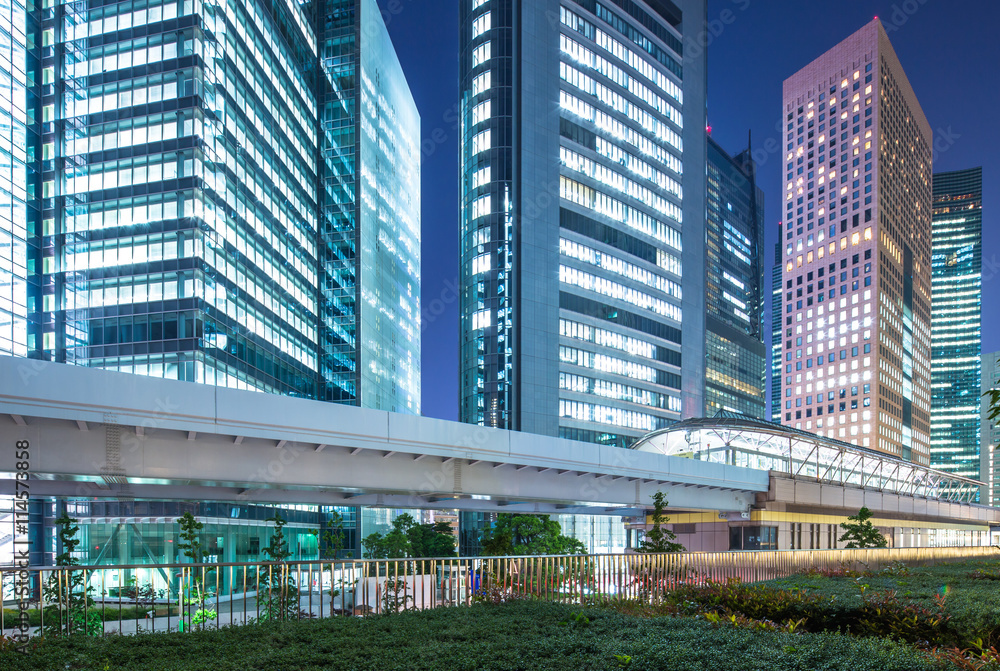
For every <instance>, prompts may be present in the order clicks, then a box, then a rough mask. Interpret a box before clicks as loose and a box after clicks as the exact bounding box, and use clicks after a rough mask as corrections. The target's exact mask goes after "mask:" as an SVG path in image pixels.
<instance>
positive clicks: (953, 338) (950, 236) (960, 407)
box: [931, 168, 988, 480]
mask: <svg viewBox="0 0 1000 671" xmlns="http://www.w3.org/2000/svg"><path fill="white" fill-rule="evenodd" d="M933 193H934V201H933V218H932V223H931V230H932V254H933V255H932V259H931V274H932V277H931V280H932V285H931V286H932V293H931V361H932V362H933V365H932V366H931V466H932V467H934V468H938V469H940V470H942V471H946V472H948V473H955V474H957V475H964V476H966V477H969V478H975V479H977V480H979V479H984V478H985V477H986V476H987V475H988V474H987V473H982V472H981V471H982V462H981V451H980V393H981V386H982V380H981V376H980V369H981V365H980V359H981V355H982V337H981V330H980V322H981V318H982V260H983V249H982V247H983V245H982V242H983V170H982V168H971V169H969V170H959V171H956V172H939V173H935V175H934V192H933Z"/></svg>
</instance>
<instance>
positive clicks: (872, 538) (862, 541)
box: [839, 506, 889, 549]
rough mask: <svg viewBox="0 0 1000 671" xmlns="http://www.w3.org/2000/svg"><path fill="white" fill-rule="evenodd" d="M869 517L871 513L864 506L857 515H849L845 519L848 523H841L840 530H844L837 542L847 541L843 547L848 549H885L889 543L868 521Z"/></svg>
mask: <svg viewBox="0 0 1000 671" xmlns="http://www.w3.org/2000/svg"><path fill="white" fill-rule="evenodd" d="M871 517H872V511H870V510H868V508H867V507H866V506H862V507H861V510H859V511H858V514H857V515H851V516H849V517H848V518H847V519H848V520H849V521H847V522H841V524H840V528H842V529H843V530H844V535H843V536H841V537H840V538H839V541H840V542H841V543H843V542H844V541H847V545H846V546H845V547H846V548H848V549H864V548H884V547H886V546H887V545H888V544H889V542H888V541H887V540H886V539H885V536H883V535H882V534H880V533H879V531H878V529H876V528H875V525H873V524H872V523H871V522H870V521H869V520H870V519H871ZM850 520H853V522H851V521H850Z"/></svg>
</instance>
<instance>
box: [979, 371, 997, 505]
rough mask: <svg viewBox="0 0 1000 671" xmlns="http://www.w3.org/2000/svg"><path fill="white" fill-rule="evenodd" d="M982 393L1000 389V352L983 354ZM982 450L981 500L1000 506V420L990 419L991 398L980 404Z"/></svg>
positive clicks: (981, 501) (987, 503)
mask: <svg viewBox="0 0 1000 671" xmlns="http://www.w3.org/2000/svg"><path fill="white" fill-rule="evenodd" d="M982 369H983V376H982V388H981V393H983V394H985V393H986V392H988V391H990V390H992V389H1000V352H990V353H989V354H984V355H983V367H982ZM979 412H980V415H979V417H980V426H981V427H982V432H981V439H982V440H981V441H980V442H981V445H982V452H981V454H980V464H981V466H980V478H979V479H980V481H982V482H984V483H986V487H985V490H986V491H984V492H980V495H979V501H980V503H984V504H986V505H990V506H1000V422H993V421H990V419H989V415H990V403H989V399H985V398H984V399H983V401H982V403H981V404H980V410H979Z"/></svg>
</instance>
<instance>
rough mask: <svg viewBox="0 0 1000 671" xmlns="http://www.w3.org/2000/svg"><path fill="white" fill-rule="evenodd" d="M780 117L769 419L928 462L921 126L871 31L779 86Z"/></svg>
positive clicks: (926, 179) (926, 201) (924, 131)
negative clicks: (776, 308) (780, 199)
mask: <svg viewBox="0 0 1000 671" xmlns="http://www.w3.org/2000/svg"><path fill="white" fill-rule="evenodd" d="M785 114H786V118H785V122H786V128H785V131H786V135H785V140H786V143H787V144H786V146H785V150H786V154H785V157H784V158H785V163H784V168H785V176H784V185H785V189H784V193H785V196H784V200H785V213H784V222H783V226H782V231H781V232H782V235H781V242H780V244H781V245H784V248H783V249H782V250H780V251H781V252H783V254H782V256H781V270H782V276H781V280H780V284H779V285H778V287H776V288H775V294H776V297H777V296H779V295H780V297H781V306H782V310H781V318H782V321H781V322H780V324H779V322H778V321H777V320H776V321H775V324H774V326H775V334H774V335H775V343H774V345H775V352H776V353H779V355H780V359H779V360H780V361H781V365H782V369H781V371H780V373H779V374H780V375H781V376H782V379H781V381H780V383H781V384H780V392H779V393H781V397H780V398H781V399H782V401H783V403H782V404H781V405H782V406H783V407H781V408H780V414H778V416H779V417H780V419H781V421H782V422H783V423H784V424H786V425H789V426H794V427H796V428H801V429H805V430H807V431H816V432H817V433H819V434H820V435H824V436H827V437H832V438H839V439H841V440H845V441H849V442H851V443H853V444H856V445H862V446H866V447H871V448H874V449H878V450H880V451H883V452H889V453H891V454H895V455H897V456H901V457H903V458H905V459H910V458H912V459H914V460H918V461H921V463H927V460H928V438H929V435H928V425H927V419H928V417H929V401H930V397H929V394H928V389H929V387H930V384H929V382H930V380H929V354H930V352H929V336H930V329H929V326H930V324H929V316H930V315H929V306H928V305H927V303H926V297H928V296H929V295H930V282H929V271H930V248H929V244H928V243H929V239H930V217H929V214H930V189H929V186H930V172H929V168H930V146H929V127H928V126H927V122H926V120H925V119H924V118H923V116H922V114H921V113H920V110H919V106H918V105H917V104H916V98H915V96H914V95H913V92H912V90H911V89H910V88H909V85H908V84H907V83H906V80H905V75H904V74H903V72H902V68H901V66H900V65H899V62H898V61H897V60H896V58H895V55H894V54H893V52H892V50H891V48H890V47H889V45H888V41H887V37H886V35H885V31H884V30H883V28H882V27H881V24H880V23H879V22H878V21H877V20H875V21H873V22H871V23H869V24H868V25H867V26H865V27H864V28H862V29H861V30H860V31H859V32H858V33H857V34H856V35H855V36H853V37H852V38H849V39H848V40H846V41H845V42H843V43H842V44H841V45H839V46H837V47H835V48H834V49H832V50H831V51H830V52H828V53H827V54H826V55H824V56H823V57H821V58H820V59H818V60H817V61H816V62H815V63H814V64H813V65H811V66H809V67H807V68H805V69H803V70H802V71H800V72H799V73H798V74H796V75H795V76H793V77H792V78H791V79H789V80H787V81H786V82H785ZM897 146H900V147H905V148H906V149H905V151H904V150H896V149H895V147H897ZM906 222H909V223H906ZM776 279H777V276H776ZM779 291H780V294H779V293H778V292H779ZM779 344H780V346H781V349H780V350H779V349H778V346H779ZM873 350H874V351H873ZM774 372H775V373H778V369H777V368H775V371H774ZM859 386H862V387H863V388H864V392H863V393H862V394H861V395H860V398H859V399H858V400H857V401H856V400H855V399H854V398H853V396H854V394H853V391H854V390H855V389H857V388H858V387H859ZM824 395H825V396H826V398H824V399H823V402H822V403H820V402H819V400H818V399H820V398H823V397H824ZM830 396H833V398H830ZM773 400H775V399H774V397H772V401H773ZM814 400H816V402H815V403H813V401H814ZM859 403H860V407H859ZM810 406H812V407H810ZM867 407H870V408H871V409H870V410H864V409H863V408H867ZM776 410H778V408H774V407H772V411H776Z"/></svg>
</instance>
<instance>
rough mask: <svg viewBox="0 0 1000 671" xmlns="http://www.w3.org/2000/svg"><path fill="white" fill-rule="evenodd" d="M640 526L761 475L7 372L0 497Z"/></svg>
mask: <svg viewBox="0 0 1000 671" xmlns="http://www.w3.org/2000/svg"><path fill="white" fill-rule="evenodd" d="M19 440H27V441H28V442H29V445H30V448H29V451H30V455H31V456H30V460H29V461H30V468H29V471H30V473H31V478H32V480H31V483H30V485H31V488H30V491H31V496H32V497H33V498H34V497H42V496H79V497H129V498H157V499H189V500H219V501H226V500H234V501H235V500H245V501H248V502H273V503H310V504H318V505H351V506H356V505H370V506H386V507H400V508H402V507H407V508H439V509H440V508H447V509H460V510H483V511H497V510H499V511H504V512H540V513H586V514H614V515H626V516H627V515H634V514H641V513H640V511H639V508H640V507H642V506H646V505H649V502H650V500H651V498H652V495H653V494H654V493H655V492H656V491H663V492H665V493H666V495H667V498H668V500H669V501H670V506H671V508H672V509H689V510H714V511H731V512H743V511H747V510H749V508H750V506H751V505H752V504H753V503H754V501H755V498H756V495H757V493H764V492H767V491H768V483H769V476H768V473H767V471H760V470H754V469H750V468H741V467H736V466H730V465H726V464H717V463H711V462H705V461H695V460H692V459H686V458H682V457H672V456H664V455H661V454H654V453H647V452H639V451H634V450H623V449H620V448H613V447H604V446H600V445H593V444H590V443H582V442H576V441H570V440H564V439H560V438H553V437H548V436H539V435H533V434H526V433H518V432H513V431H504V430H500V429H491V428H484V427H479V426H474V425H469V424H461V423H458V422H449V421H444V420H437V419H430V418H424V417H414V416H409V415H402V414H397V413H389V412H383V411H378V410H369V409H362V408H355V407H348V406H341V405H334V404H330V403H323V402H319V401H312V400H304V399H296V398H289V397H283V396H273V395H267V394H261V393H256V392H252V391H240V390H234V389H227V388H220V387H213V386H208V385H199V384H194V383H189V382H178V381H173V380H162V379H156V378H150V377H143V376H139V375H130V374H124V373H116V372H109V371H104V370H98V369H92V368H83V367H78V366H70V365H64V364H52V363H45V362H39V361H32V360H26V359H18V358H12V357H0V445H2V446H4V447H5V448H6V449H5V450H4V451H5V453H7V454H8V455H10V456H9V458H8V459H7V462H6V463H0V494H6V495H9V494H12V493H13V491H14V479H13V477H14V476H13V473H12V471H13V470H14V458H13V453H12V450H13V447H14V445H15V443H16V442H17V441H19Z"/></svg>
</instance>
